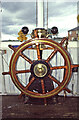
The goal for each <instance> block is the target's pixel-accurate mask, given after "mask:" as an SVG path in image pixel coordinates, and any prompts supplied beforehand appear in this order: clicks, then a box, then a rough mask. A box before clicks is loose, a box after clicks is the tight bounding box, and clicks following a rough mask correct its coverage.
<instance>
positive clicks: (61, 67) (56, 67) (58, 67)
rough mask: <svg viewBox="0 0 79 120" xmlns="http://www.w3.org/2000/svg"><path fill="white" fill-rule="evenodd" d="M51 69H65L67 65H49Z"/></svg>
mask: <svg viewBox="0 0 79 120" xmlns="http://www.w3.org/2000/svg"><path fill="white" fill-rule="evenodd" d="M50 69H51V70H56V69H67V66H55V67H51V68H50Z"/></svg>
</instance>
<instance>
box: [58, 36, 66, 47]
mask: <svg viewBox="0 0 79 120" xmlns="http://www.w3.org/2000/svg"><path fill="white" fill-rule="evenodd" d="M66 40H67V38H66V37H64V38H63V39H62V41H61V42H60V44H61V45H63V44H64V42H65V41H66Z"/></svg>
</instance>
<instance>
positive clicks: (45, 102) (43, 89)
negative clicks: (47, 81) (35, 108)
mask: <svg viewBox="0 0 79 120" xmlns="http://www.w3.org/2000/svg"><path fill="white" fill-rule="evenodd" d="M41 86H42V92H43V94H45V87H44V81H43V79H41ZM44 105H47V101H46V98H44Z"/></svg>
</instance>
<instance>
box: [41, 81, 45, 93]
mask: <svg viewBox="0 0 79 120" xmlns="http://www.w3.org/2000/svg"><path fill="white" fill-rule="evenodd" d="M41 86H42V92H43V94H44V93H45V88H44V81H43V79H41Z"/></svg>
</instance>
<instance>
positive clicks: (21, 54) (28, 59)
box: [20, 53, 33, 64]
mask: <svg viewBox="0 0 79 120" xmlns="http://www.w3.org/2000/svg"><path fill="white" fill-rule="evenodd" d="M20 56H21V57H22V58H24V59H25V60H26V61H28V62H29V63H30V64H32V63H33V62H32V60H31V59H30V58H28V57H27V56H25V55H24V54H23V53H20Z"/></svg>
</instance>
